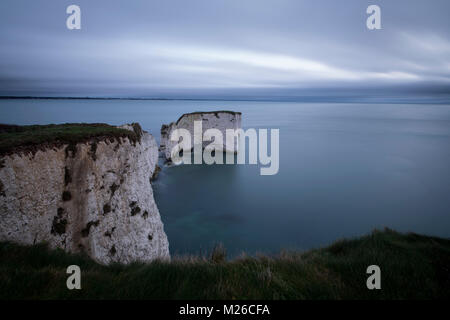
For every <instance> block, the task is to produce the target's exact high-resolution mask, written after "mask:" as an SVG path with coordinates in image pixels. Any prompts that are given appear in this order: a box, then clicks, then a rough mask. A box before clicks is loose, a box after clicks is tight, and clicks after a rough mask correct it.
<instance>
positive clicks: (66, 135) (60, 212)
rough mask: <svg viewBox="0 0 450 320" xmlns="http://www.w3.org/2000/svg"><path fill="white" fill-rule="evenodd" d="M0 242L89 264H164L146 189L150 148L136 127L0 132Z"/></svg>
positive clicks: (159, 228) (152, 160)
mask: <svg viewBox="0 0 450 320" xmlns="http://www.w3.org/2000/svg"><path fill="white" fill-rule="evenodd" d="M0 136H1V138H2V139H1V140H2V143H1V144H0V240H1V241H13V242H17V243H21V244H35V243H39V242H47V243H49V245H50V246H51V247H59V248H62V249H65V250H66V251H68V252H85V253H87V254H88V255H89V256H90V257H91V258H93V259H94V260H96V261H98V262H101V263H105V264H108V263H110V262H121V263H129V262H132V261H151V260H154V259H169V258H170V255H169V244H168V240H167V236H166V234H165V232H164V228H163V223H162V221H161V218H160V214H159V211H158V207H157V206H156V203H155V200H154V198H153V190H152V186H151V183H150V179H151V177H152V174H153V172H154V171H155V168H156V163H157V160H158V146H157V143H156V141H155V139H154V138H153V136H151V135H150V134H148V133H147V132H145V131H143V130H142V129H141V128H140V126H139V125H138V124H132V125H124V126H122V127H120V128H117V127H112V126H108V125H104V124H92V125H87V124H65V125H49V126H26V127H19V126H0Z"/></svg>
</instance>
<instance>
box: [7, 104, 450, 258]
mask: <svg viewBox="0 0 450 320" xmlns="http://www.w3.org/2000/svg"><path fill="white" fill-rule="evenodd" d="M218 109H220V110H222V109H229V110H234V111H241V112H242V113H243V126H244V128H248V127H253V128H279V129H280V171H279V173H278V174H277V175H275V176H260V175H259V167H258V166H255V165H253V166H251V165H215V166H214V165H213V166H207V165H186V166H177V167H165V168H164V169H163V171H162V173H161V175H160V177H159V179H158V180H157V182H155V184H154V192H155V198H156V200H157V203H158V207H159V209H160V212H161V217H162V220H163V222H164V224H165V230H166V233H167V235H168V237H169V242H170V250H171V253H172V254H177V253H178V254H183V253H200V252H205V251H206V250H208V249H210V248H211V247H212V246H213V245H214V244H215V243H217V242H222V243H224V245H225V246H226V247H227V249H228V252H229V254H230V255H236V254H239V253H240V252H242V251H245V252H247V253H255V252H266V253H271V252H277V251H278V250H280V249H286V248H287V249H308V248H311V247H319V246H323V245H326V244H328V243H330V242H332V241H334V240H336V239H338V238H342V237H349V236H357V235H361V234H364V233H367V232H370V231H371V230H372V229H374V228H383V227H389V228H393V229H397V230H399V231H413V232H418V233H424V234H430V235H437V236H443V237H450V106H449V105H433V104H429V105H421V104H412V105H402V104H392V105H390V104H343V103H335V104H320V103H311V104H308V103H294V102H248V101H220V102H218V101H136V100H135V101H133V100H0V122H1V123H15V124H46V123H64V122H106V123H110V124H116V125H119V124H123V123H127V122H128V123H129V122H139V123H141V125H142V127H143V128H144V129H145V130H148V131H150V133H152V134H154V135H155V137H156V138H157V139H158V140H159V129H160V127H161V124H163V123H169V122H171V121H174V120H176V119H178V117H179V116H180V115H181V114H183V113H186V112H192V111H206V110H218Z"/></svg>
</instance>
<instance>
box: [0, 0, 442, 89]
mask: <svg viewBox="0 0 450 320" xmlns="http://www.w3.org/2000/svg"><path fill="white" fill-rule="evenodd" d="M71 4H77V5H79V6H80V7H81V30H68V29H67V28H66V19H67V17H68V14H66V8H67V6H69V5H71ZM370 4H377V5H379V6H380V7H381V25H382V29H381V30H372V31H371V30H368V29H367V27H366V19H367V17H368V15H367V14H366V8H367V7H368V5H370ZM449 12H450V1H448V0H434V1H433V0H395V1H394V0H389V1H384V0H372V1H365V0H344V1H336V0H304V1H301V0H292V1H291V0H271V1H269V0H236V1H235V0H226V1H225V0H201V1H200V0H183V1H173V0H158V1H156V0H145V1H144V0H142V1H141V0H120V1H119V0H95V1H93V0H73V1H72V0H71V1H66V0H57V1H55V0H34V1H30V0H1V1H0V39H1V47H0V94H1V95H67V96H126V97H130V96H135V97H143V96H145V97H163V96H167V97H170V96H180V95H181V96H182V95H183V94H192V93H198V94H199V95H201V94H205V95H208V94H209V93H214V94H223V95H232V94H236V93H239V94H241V93H243V92H244V93H245V92H251V93H252V94H258V93H261V92H266V93H267V92H271V93H277V92H278V94H280V95H282V94H283V93H284V92H296V91H298V92H301V91H302V90H318V89H320V90H323V89H326V88H329V89H330V90H331V89H334V90H340V88H346V90H350V89H351V90H355V89H358V88H363V87H364V88H389V87H390V88H414V90H425V91H427V90H436V91H441V92H442V91H447V92H448V91H449V90H448V88H449V87H450V19H449Z"/></svg>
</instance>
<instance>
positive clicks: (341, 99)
mask: <svg viewBox="0 0 450 320" xmlns="http://www.w3.org/2000/svg"><path fill="white" fill-rule="evenodd" d="M0 100H123V101H127V100H128V101H234V102H236V101H243V102H252V101H254V102H298V103H365V104H444V105H445V104H450V96H446V95H443V96H433V97H430V96H420V95H418V96H416V95H412V96H408V97H407V96H371V95H355V96H347V95H343V96H337V95H327V96H325V95H314V96H292V97H291V96H283V97H252V98H244V97H242V98H239V97H230V98H225V97H220V98H218V97H203V98H201V97H197V98H187V97H174V98H164V97H95V96H94V97H73V96H68V97H56V96H1V95H0Z"/></svg>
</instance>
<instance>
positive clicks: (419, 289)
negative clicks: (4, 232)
mask: <svg viewBox="0 0 450 320" xmlns="http://www.w3.org/2000/svg"><path fill="white" fill-rule="evenodd" d="M225 256H226V255H225V252H224V249H223V248H221V249H217V250H215V251H213V252H212V253H211V254H210V255H209V256H207V257H175V258H173V259H172V261H171V262H159V261H156V262H152V263H150V264H143V263H133V264H131V265H127V266H125V265H119V264H115V265H110V266H103V265H99V264H97V263H95V262H93V261H92V260H90V259H89V258H87V257H84V256H80V255H71V254H67V253H65V252H63V251H62V250H49V249H48V248H47V247H46V246H45V245H42V244H41V245H35V246H20V245H16V244H11V243H5V242H3V243H0V299H435V298H441V299H442V298H447V299H448V298H450V270H449V267H450V240H449V239H441V238H436V237H428V236H422V235H417V234H412V233H410V234H400V233H397V232H395V231H392V230H385V231H374V232H373V233H371V234H370V235H367V236H364V237H361V238H358V239H353V240H341V241H338V242H335V243H334V244H332V245H330V246H328V247H326V248H322V249H317V250H311V251H307V252H303V253H300V252H284V253H280V254H279V255H277V256H274V257H269V256H257V257H249V256H242V257H240V258H237V259H234V260H231V261H227V260H226V259H225ZM374 264H375V265H378V266H379V267H380V269H381V290H368V289H367V287H366V280H367V278H368V277H369V275H368V274H367V273H366V269H367V267H368V266H369V265H374ZM69 265H78V266H80V268H81V287H82V289H81V290H68V289H67V287H66V279H67V277H68V275H67V274H66V268H67V267H68V266H69Z"/></svg>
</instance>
